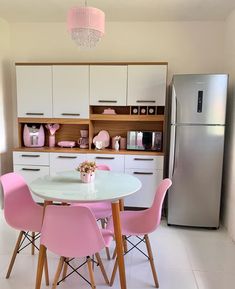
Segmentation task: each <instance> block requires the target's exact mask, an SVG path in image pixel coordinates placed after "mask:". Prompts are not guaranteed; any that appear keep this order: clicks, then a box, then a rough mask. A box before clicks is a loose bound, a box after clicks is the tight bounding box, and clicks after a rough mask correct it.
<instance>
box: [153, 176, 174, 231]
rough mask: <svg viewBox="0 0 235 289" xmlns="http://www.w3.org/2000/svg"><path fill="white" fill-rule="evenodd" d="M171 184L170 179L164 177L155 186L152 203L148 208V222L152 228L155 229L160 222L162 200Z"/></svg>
mask: <svg viewBox="0 0 235 289" xmlns="http://www.w3.org/2000/svg"><path fill="white" fill-rule="evenodd" d="M171 184H172V181H171V180H170V179H164V180H162V181H161V182H160V184H159V185H158V187H157V191H156V194H155V197H154V200H153V204H152V206H151V207H150V208H149V209H148V222H149V227H151V228H152V230H155V229H156V228H157V227H158V226H159V224H160V222H161V215H162V205H163V201H164V198H165V196H166V192H167V190H168V189H169V188H170V186H171Z"/></svg>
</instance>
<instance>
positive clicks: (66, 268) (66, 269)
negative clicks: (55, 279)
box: [62, 258, 69, 281]
mask: <svg viewBox="0 0 235 289" xmlns="http://www.w3.org/2000/svg"><path fill="white" fill-rule="evenodd" d="M65 260H66V258H65ZM68 260H69V258H67V261H68ZM67 271H68V264H67V263H64V269H63V274H62V279H64V278H65V277H66V275H67ZM63 281H65V279H64V280H63Z"/></svg>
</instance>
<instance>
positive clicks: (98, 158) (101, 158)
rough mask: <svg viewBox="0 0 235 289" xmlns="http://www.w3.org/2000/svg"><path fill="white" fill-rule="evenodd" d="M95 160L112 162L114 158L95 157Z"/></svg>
mask: <svg viewBox="0 0 235 289" xmlns="http://www.w3.org/2000/svg"><path fill="white" fill-rule="evenodd" d="M96 159H97V160H114V159H115V158H114V157H96Z"/></svg>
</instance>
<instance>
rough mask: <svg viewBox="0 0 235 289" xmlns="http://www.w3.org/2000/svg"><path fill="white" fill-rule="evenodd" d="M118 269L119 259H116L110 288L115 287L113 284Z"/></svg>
mask: <svg viewBox="0 0 235 289" xmlns="http://www.w3.org/2000/svg"><path fill="white" fill-rule="evenodd" d="M117 268H118V261H117V258H116V260H115V264H114V267H113V272H112V276H111V279H110V286H113V282H114V279H115V276H116V273H117Z"/></svg>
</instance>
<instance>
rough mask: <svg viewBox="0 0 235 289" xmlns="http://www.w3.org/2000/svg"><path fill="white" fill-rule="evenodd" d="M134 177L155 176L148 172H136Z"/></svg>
mask: <svg viewBox="0 0 235 289" xmlns="http://www.w3.org/2000/svg"><path fill="white" fill-rule="evenodd" d="M133 174H134V175H153V173H147V172H134V173H133Z"/></svg>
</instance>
